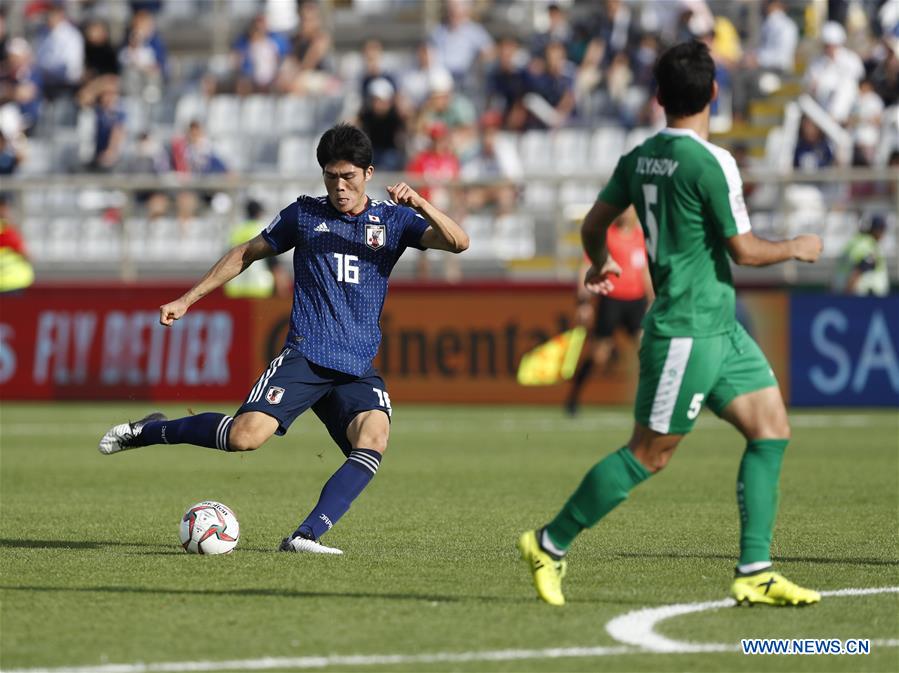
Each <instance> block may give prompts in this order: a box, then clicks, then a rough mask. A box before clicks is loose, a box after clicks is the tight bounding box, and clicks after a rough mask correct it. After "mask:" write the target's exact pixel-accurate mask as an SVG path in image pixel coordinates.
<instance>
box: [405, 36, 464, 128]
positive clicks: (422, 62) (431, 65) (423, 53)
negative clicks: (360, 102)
mask: <svg viewBox="0 0 899 673" xmlns="http://www.w3.org/2000/svg"><path fill="white" fill-rule="evenodd" d="M415 59H416V65H415V66H414V67H412V68H410V69H409V70H406V71H405V72H403V73H402V75H401V76H400V86H399V99H398V101H397V102H398V104H399V106H400V109H401V110H402V111H403V114H405V115H406V116H407V117H411V116H412V115H413V114H417V113H418V109H419V108H420V107H421V106H422V105H424V102H425V101H426V100H427V99H428V96H430V95H431V81H432V80H433V79H434V77H438V78H440V77H442V78H444V79H446V77H450V78H452V75H450V73H449V71H448V70H447V69H446V68H444V67H443V66H442V65H440V64H439V63H437V62H436V61H435V60H434V49H433V48H432V47H431V45H430V44H428V43H427V42H420V43H419V44H418V47H417V48H416V50H415ZM438 73H439V74H438Z"/></svg>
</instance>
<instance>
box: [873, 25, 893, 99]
mask: <svg viewBox="0 0 899 673" xmlns="http://www.w3.org/2000/svg"><path fill="white" fill-rule="evenodd" d="M897 14H899V9H897ZM882 44H883V57H882V58H881V59H879V60H878V61H877V63H876V65H875V66H874V69H873V70H872V71H871V82H872V83H873V85H874V90H875V91H876V92H877V95H878V96H880V98H881V99H882V100H883V103H884V106H886V107H890V106H893V105H896V104H899V35H897V36H895V37H889V38H884V40H883V41H882Z"/></svg>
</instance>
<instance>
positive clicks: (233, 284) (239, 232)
mask: <svg viewBox="0 0 899 673" xmlns="http://www.w3.org/2000/svg"><path fill="white" fill-rule="evenodd" d="M261 218H262V205H261V204H260V203H259V202H258V201H253V200H250V201H247V205H246V219H245V220H244V221H243V222H241V223H240V224H239V225H237V226H236V227H235V228H234V229H233V230H232V231H231V235H230V236H229V240H228V247H229V248H231V247H233V246H235V245H240V244H241V243H246V242H247V241H249V240H250V239H252V238H254V237H255V236H258V235H259V232H260V231H262V230H263V229H264V228H265V225H266V224H268V223H267V222H262V220H261ZM279 267H280V264H279V263H278V258H277V257H274V256H272V257H267V258H266V259H265V263H264V264H251V265H250V266H249V267H247V268H246V269H244V271H243V273H241V274H240V275H239V276H237V277H236V278H232V279H231V280H230V281H228V282H227V283H226V284H225V286H224V288H222V289H223V290H224V292H225V295H226V296H228V297H251V298H256V299H262V298H265V297H271V296H272V295H273V294H274V293H275V273H276V272H277V271H278V270H279ZM282 275H283V272H282ZM288 282H289V281H288Z"/></svg>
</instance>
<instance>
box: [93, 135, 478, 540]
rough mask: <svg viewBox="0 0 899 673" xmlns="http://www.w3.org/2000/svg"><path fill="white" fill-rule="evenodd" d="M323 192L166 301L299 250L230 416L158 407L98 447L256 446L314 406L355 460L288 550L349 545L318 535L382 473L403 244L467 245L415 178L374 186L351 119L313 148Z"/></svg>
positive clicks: (329, 486)
mask: <svg viewBox="0 0 899 673" xmlns="http://www.w3.org/2000/svg"><path fill="white" fill-rule="evenodd" d="M316 155H317V158H318V163H319V165H320V166H321V167H322V174H323V178H324V183H325V188H326V189H327V192H328V193H327V196H321V197H310V196H301V197H299V198H298V199H297V200H296V201H295V202H294V203H292V204H290V205H289V206H287V208H285V209H284V210H282V211H281V212H280V214H279V215H278V216H277V217H275V219H274V221H272V223H271V224H269V225H268V227H266V228H265V230H264V231H262V232H261V233H260V234H259V235H258V236H256V237H255V238H253V239H251V240H250V241H248V242H247V243H244V244H241V245H238V246H235V247H234V248H232V249H231V250H229V251H228V252H227V253H225V255H224V256H223V257H222V258H221V259H220V260H219V261H218V262H216V263H215V265H214V266H213V267H212V268H211V269H210V270H209V271H208V272H206V275H204V276H203V278H202V279H201V280H200V281H199V282H198V283H197V284H196V285H195V286H194V287H193V288H192V289H191V290H189V291H188V292H187V293H186V294H184V295H183V296H181V297H179V298H178V299H176V300H175V301H173V302H171V303H168V304H165V305H164V306H161V307H160V309H159V321H160V322H161V323H162V324H163V325H166V326H169V325H171V324H172V323H173V322H174V321H175V320H178V319H179V318H181V317H182V316H183V315H184V314H185V313H186V312H187V310H188V309H189V308H190V306H191V305H192V304H194V303H195V302H197V301H198V300H199V299H201V298H202V297H204V296H205V295H207V294H209V293H210V292H212V291H213V290H215V289H216V288H218V287H221V286H222V285H224V284H225V283H226V282H228V281H229V280H231V279H232V278H234V277H235V276H237V275H238V274H239V273H240V272H241V271H243V270H244V269H246V268H247V267H248V266H249V265H250V264H252V263H253V262H255V261H257V260H260V259H264V258H266V257H270V256H272V255H277V254H281V253H283V252H286V251H287V250H290V249H291V248H293V250H294V253H293V265H294V297H293V309H292V313H291V320H290V331H289V333H288V336H287V343H286V345H285V347H284V350H283V351H281V353H280V354H279V355H278V356H277V357H276V358H275V359H274V360H272V362H271V364H270V365H269V366H268V369H266V370H265V372H263V374H262V376H260V377H259V379H258V380H257V381H256V384H255V385H254V386H253V389H252V390H251V391H250V394H249V395H248V396H247V398H246V400H245V401H244V403H243V405H242V406H241V407H240V409H238V410H237V413H236V414H234V416H233V417H231V416H227V415H225V414H219V413H202V414H198V415H196V416H188V417H185V418H179V419H174V420H169V419H167V418H166V417H165V416H164V415H162V414H160V413H152V414H150V415H148V416H146V417H145V418H142V419H141V420H139V421H136V422H133V423H122V424H120V425H116V426H115V427H113V428H111V429H110V430H109V431H108V432H107V433H106V434H105V435H104V436H103V438H102V439H101V440H100V445H99V450H100V453H103V454H112V453H118V452H120V451H124V450H127V449H134V448H137V447H141V446H148V445H151V444H194V445H196V446H204V447H208V448H211V449H219V450H222V451H253V450H255V449H257V448H259V447H260V446H262V444H264V443H265V441H266V440H267V439H268V438H269V437H271V436H272V435H274V434H277V435H283V434H285V433H286V432H287V429H288V428H289V427H290V424H291V423H292V422H293V420H294V419H295V418H296V417H297V416H299V415H300V414H302V413H303V412H304V411H306V410H307V409H309V408H311V409H312V410H313V411H314V412H315V414H316V415H317V416H318V417H319V418H320V419H321V421H322V422H323V423H324V424H325V426H326V427H327V428H328V432H329V433H330V434H331V437H332V438H333V439H334V441H335V442H336V443H337V445H338V446H339V447H340V449H341V451H343V453H344V455H345V456H346V458H347V460H346V462H344V463H343V464H342V465H341V466H340V468H338V470H337V471H336V472H335V473H334V474H333V475H332V476H331V478H330V479H329V480H328V481H327V483H326V484H325V485H324V488H323V489H322V492H321V495H320V497H319V500H318V503H317V504H316V506H315V508H314V509H313V510H312V512H311V513H310V514H309V515H308V516H307V517H306V518H305V520H304V521H303V522H302V523H301V524H300V525H299V527H298V528H297V529H296V531H294V533H293V534H292V535H290V536H289V537H287V538H284V540H283V541H282V542H281V546H280V550H281V551H292V552H310V553H318V554H341V553H343V552H342V551H341V550H339V549H335V548H332V547H326V546H325V545H323V544H321V542H320V541H319V539H320V538H321V536H322V535H323V534H324V533H326V532H327V531H328V530H330V529H331V527H332V526H333V525H334V524H336V523H337V521H338V520H339V519H340V517H341V516H343V515H344V514H345V513H346V512H347V510H348V509H349V507H350V504H351V503H352V502H353V500H355V499H356V497H357V496H358V495H359V494H360V493H361V492H362V490H363V489H364V488H365V487H366V486H367V485H368V483H369V482H370V481H371V479H372V477H374V475H375V473H376V472H377V471H378V466H379V465H380V463H381V458H382V456H383V454H384V452H385V451H386V449H387V438H388V435H389V433H390V414H391V408H390V396H389V395H388V393H387V387H386V386H385V384H384V380H383V379H382V378H381V376H380V374H378V372H377V371H376V370H375V369H374V367H372V359H373V358H374V356H375V354H376V353H377V350H378V346H379V344H380V341H381V330H380V325H379V320H380V316H381V309H382V307H383V305H384V298H385V296H386V294H387V279H388V276H389V275H390V272H391V270H392V269H393V266H394V265H395V264H396V262H397V260H398V259H399V257H400V255H402V254H403V252H404V251H405V249H406V248H408V247H413V248H418V249H420V250H423V249H426V248H433V249H437V250H446V251H448V252H453V253H459V252H462V251H464V250H466V249H467V248H468V243H469V240H468V236H467V235H466V233H465V232H464V231H463V230H462V228H461V227H460V226H459V225H458V224H456V222H454V221H453V220H452V218H450V217H448V216H447V215H446V214H445V213H442V212H441V211H439V210H438V209H437V208H435V207H434V206H433V205H431V204H430V203H429V202H428V201H427V200H426V199H424V198H422V197H421V196H420V195H419V194H418V193H416V192H415V191H414V190H413V189H412V188H411V187H409V186H408V185H407V184H405V183H403V182H400V183H398V184H395V185H392V186H390V187H388V188H387V192H388V194H389V195H390V198H391V200H390V201H375V200H372V199H370V198H369V197H368V196H367V195H366V192H365V190H366V184H367V183H368V182H369V181H370V180H371V177H372V174H373V171H374V168H373V167H372V165H371V163H372V146H371V141H370V140H369V139H368V137H367V136H366V135H365V134H364V133H363V132H362V131H360V130H359V129H357V128H355V127H353V126H350V125H348V124H338V125H337V126H334V127H333V128H331V129H330V130H328V131H327V132H326V133H325V134H324V135H323V136H322V139H321V141H320V142H319V144H318V148H317V150H316Z"/></svg>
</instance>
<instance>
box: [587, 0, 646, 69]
mask: <svg viewBox="0 0 899 673" xmlns="http://www.w3.org/2000/svg"><path fill="white" fill-rule="evenodd" d="M592 33H593V35H594V38H595V39H596V40H598V41H599V44H600V45H601V48H602V54H603V59H602V63H603V65H609V64H610V63H611V62H612V61H613V60H614V59H615V57H616V56H618V55H619V54H627V53H628V52H629V51H630V50H631V48H632V47H633V45H634V43H635V42H636V41H637V33H638V26H637V21H636V17H635V16H634V13H633V10H632V9H631V6H630V5H628V4H627V3H624V2H622V1H621V0H605V1H604V2H603V3H602V10H601V11H600V12H599V15H598V16H597V17H596V18H595V20H594V23H593V30H592Z"/></svg>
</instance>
